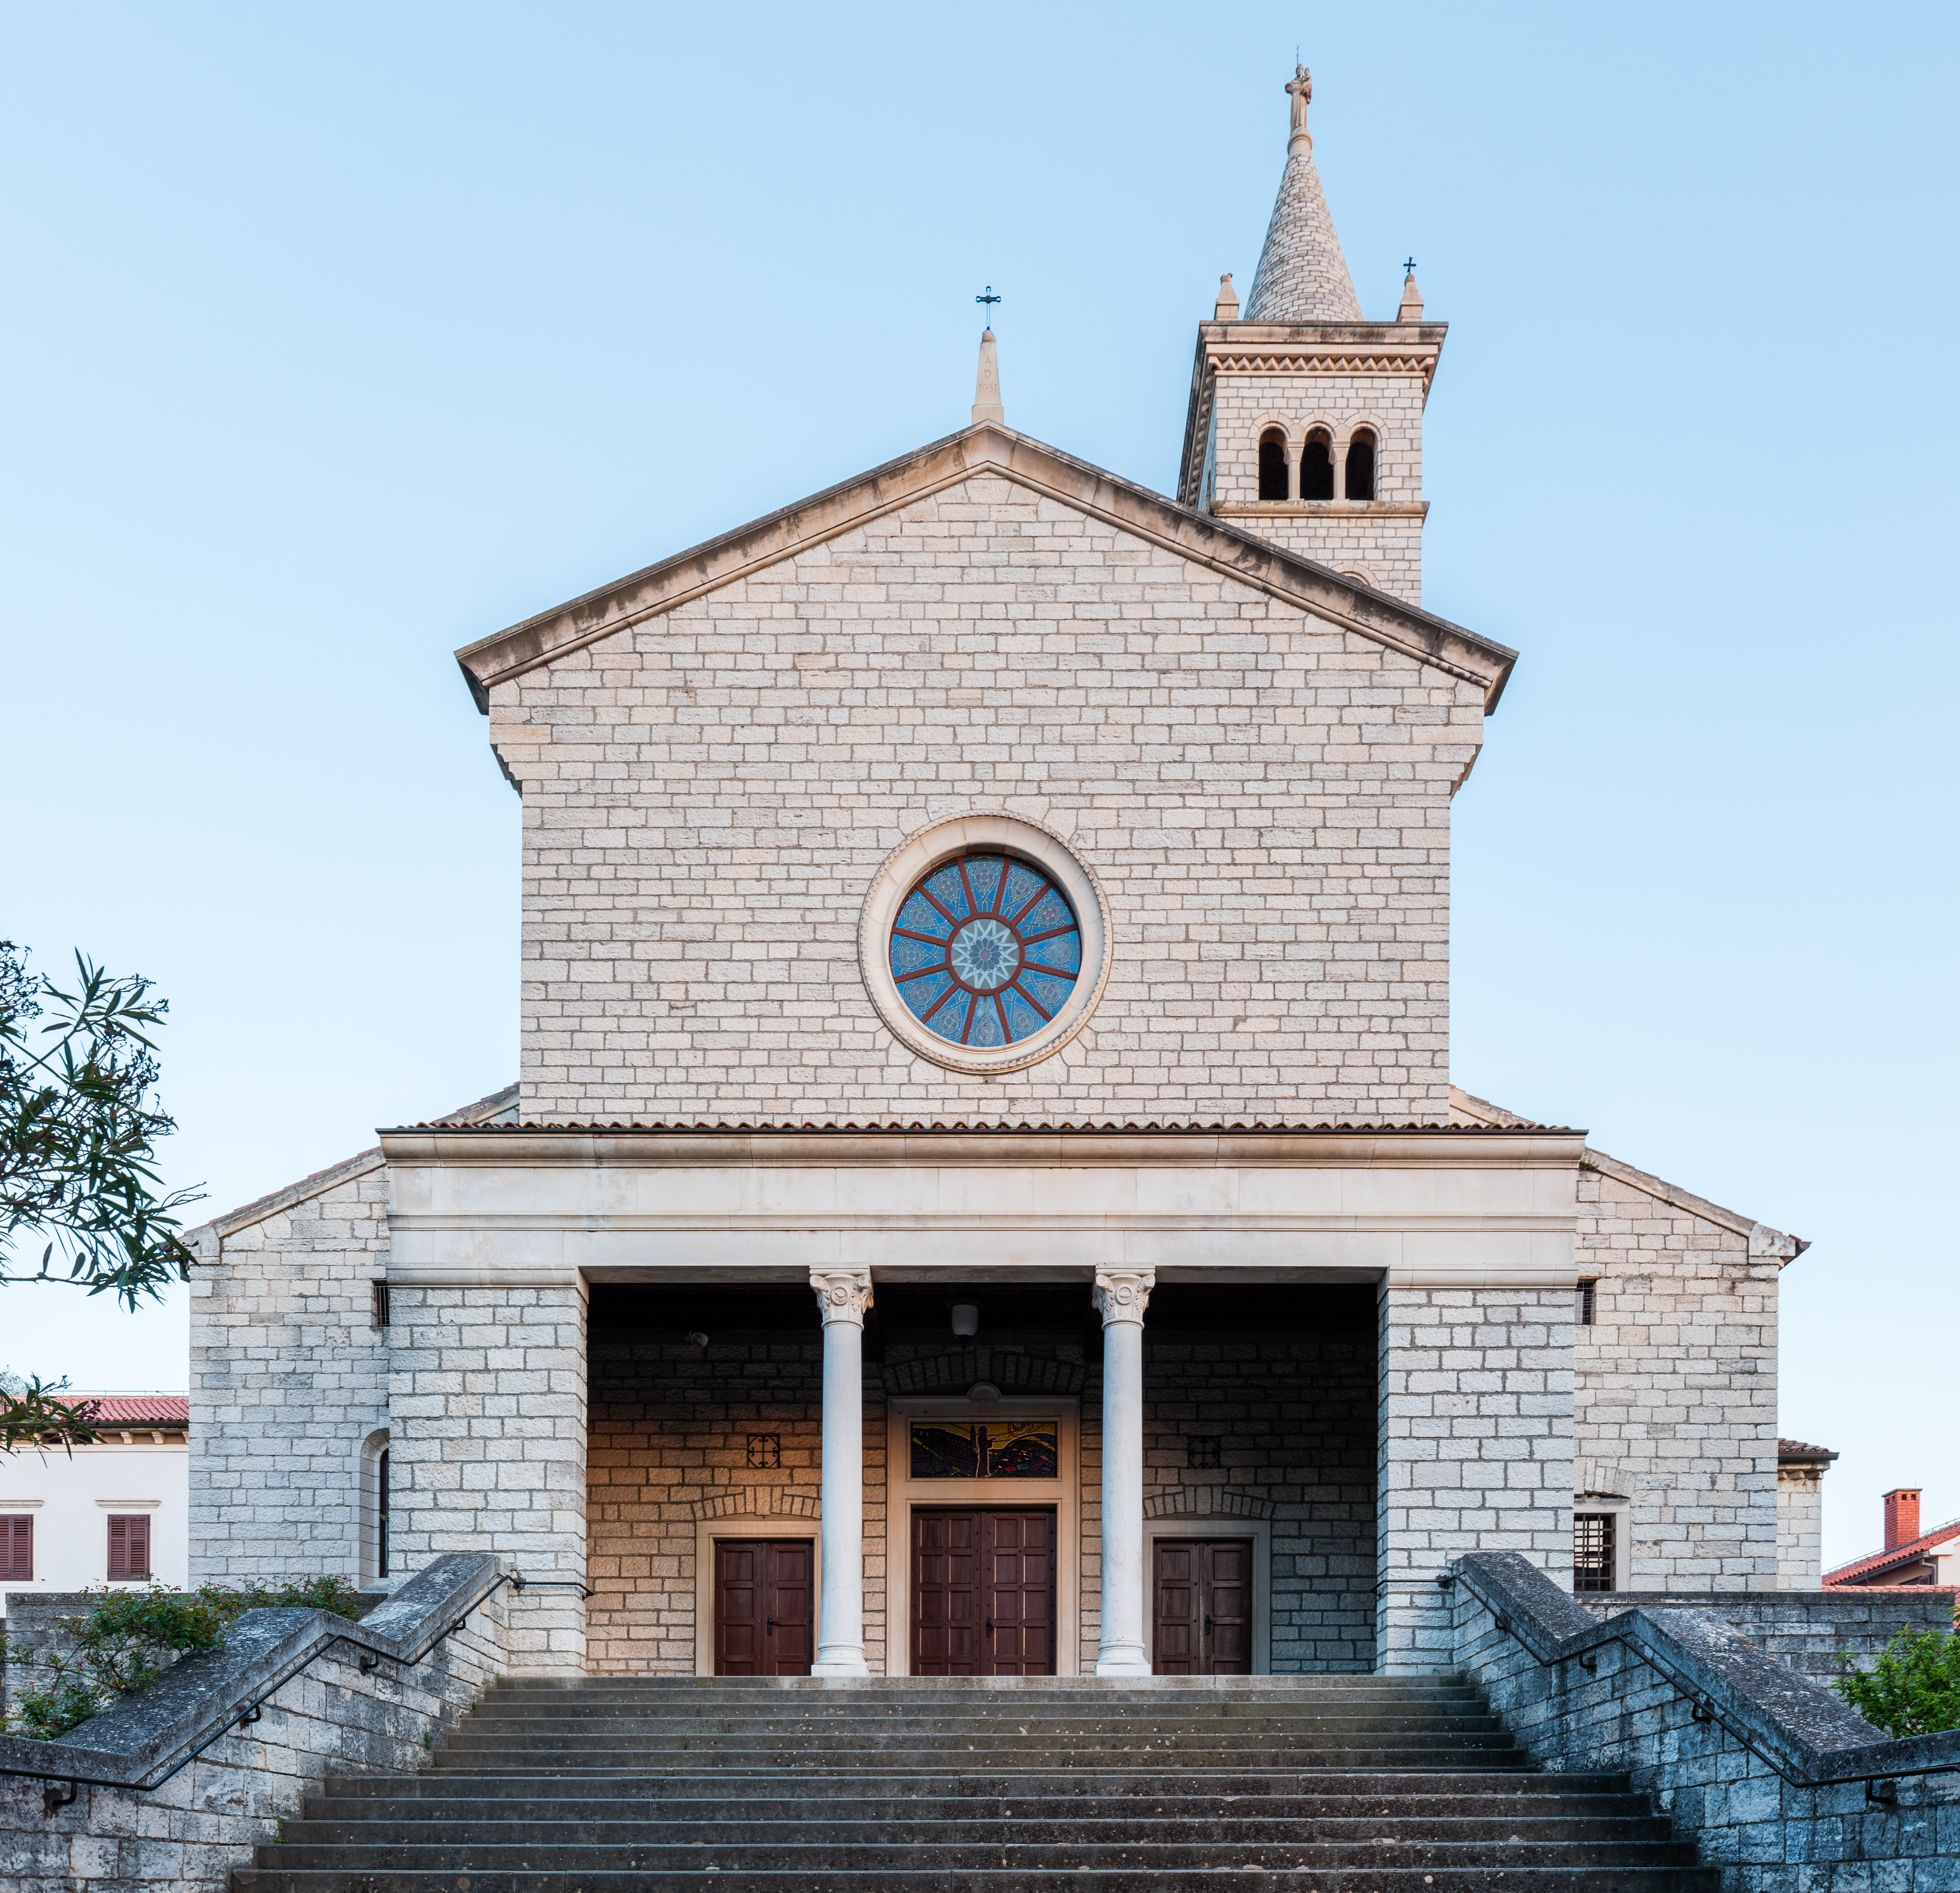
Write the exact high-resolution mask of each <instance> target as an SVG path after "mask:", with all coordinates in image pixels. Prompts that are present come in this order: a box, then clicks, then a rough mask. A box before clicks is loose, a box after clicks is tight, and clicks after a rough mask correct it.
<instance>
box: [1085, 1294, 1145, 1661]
mask: <svg viewBox="0 0 1960 1893" xmlns="http://www.w3.org/2000/svg"><path fill="white" fill-rule="evenodd" d="M1156 1282H1157V1275H1156V1272H1155V1271H1154V1270H1153V1269H1097V1270H1096V1311H1097V1313H1099V1314H1100V1315H1101V1316H1102V1317H1103V1644H1102V1647H1101V1649H1100V1650H1098V1652H1097V1653H1096V1675H1099V1676H1147V1675H1149V1674H1150V1656H1149V1653H1148V1652H1147V1650H1146V1649H1145V1647H1144V1588H1145V1582H1146V1574H1145V1572H1144V1307H1145V1306H1146V1305H1147V1304H1148V1302H1149V1301H1150V1290H1151V1288H1153V1286H1154V1285H1155V1284H1156Z"/></svg>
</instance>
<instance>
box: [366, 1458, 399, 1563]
mask: <svg viewBox="0 0 1960 1893" xmlns="http://www.w3.org/2000/svg"><path fill="white" fill-rule="evenodd" d="M360 1467H361V1470H360V1478H361V1583H363V1584H379V1583H387V1581H388V1580H389V1579H390V1578H391V1577H393V1575H394V1573H393V1569H392V1568H391V1560H390V1556H389V1549H388V1511H389V1499H388V1429H387V1428H386V1427H377V1428H375V1430H374V1431H373V1432H372V1433H371V1434H368V1437H366V1438H365V1439H364V1440H362V1441H361V1459H360Z"/></svg>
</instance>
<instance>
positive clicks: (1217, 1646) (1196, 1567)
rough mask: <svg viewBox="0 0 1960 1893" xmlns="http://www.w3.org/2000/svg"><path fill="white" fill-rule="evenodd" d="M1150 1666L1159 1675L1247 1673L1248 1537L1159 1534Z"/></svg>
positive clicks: (1249, 1655) (1249, 1626) (1249, 1665)
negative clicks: (1174, 1536)
mask: <svg viewBox="0 0 1960 1893" xmlns="http://www.w3.org/2000/svg"><path fill="white" fill-rule="evenodd" d="M1153 1565H1154V1569H1153V1573H1152V1577H1153V1582H1152V1584H1151V1593H1152V1598H1153V1609H1154V1611H1155V1613H1156V1621H1155V1624H1154V1625H1153V1639H1154V1640H1153V1643H1152V1645H1151V1648H1152V1650H1153V1655H1154V1660H1153V1663H1152V1664H1151V1668H1152V1669H1154V1670H1155V1672H1157V1675H1160V1676H1249V1675H1251V1674H1252V1540H1251V1539H1249V1538H1217V1539H1204V1538H1160V1539H1158V1540H1157V1556H1156V1558H1155V1559H1154V1560H1153Z"/></svg>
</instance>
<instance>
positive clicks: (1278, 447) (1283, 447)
mask: <svg viewBox="0 0 1960 1893" xmlns="http://www.w3.org/2000/svg"><path fill="white" fill-rule="evenodd" d="M1259 497H1260V498H1261V499H1262V500H1284V498H1285V497H1287V443H1286V436H1285V435H1284V434H1283V433H1281V430H1279V429H1278V427H1268V429H1267V430H1265V433H1264V434H1261V435H1260V436H1259Z"/></svg>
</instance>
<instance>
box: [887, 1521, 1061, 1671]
mask: <svg viewBox="0 0 1960 1893" xmlns="http://www.w3.org/2000/svg"><path fill="white" fill-rule="evenodd" d="M912 1674H913V1675H915V1676H1052V1675H1054V1674H1055V1513H1053V1512H1052V1511H1047V1510H1042V1511H1010V1510H994V1509H992V1508H991V1507H990V1508H988V1509H985V1510H982V1509H980V1508H978V1507H976V1508H975V1509H973V1510H966V1511H940V1510H924V1509H920V1510H915V1511H914V1512H913V1513H912Z"/></svg>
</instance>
